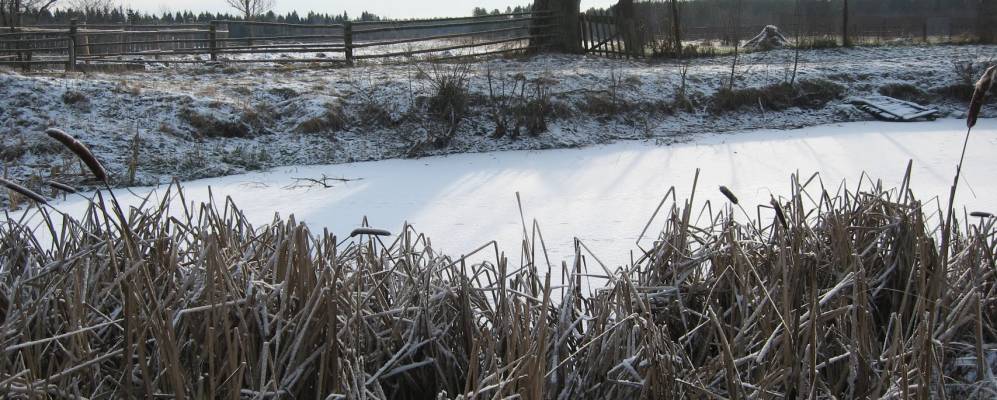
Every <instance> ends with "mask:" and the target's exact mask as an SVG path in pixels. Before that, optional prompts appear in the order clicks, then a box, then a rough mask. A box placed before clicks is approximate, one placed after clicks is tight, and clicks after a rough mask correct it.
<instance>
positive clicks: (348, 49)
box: [343, 21, 353, 65]
mask: <svg viewBox="0 0 997 400" xmlns="http://www.w3.org/2000/svg"><path fill="white" fill-rule="evenodd" d="M343 48H344V52H345V54H346V63H347V64H349V65H353V23H352V22H350V21H344V22H343Z"/></svg>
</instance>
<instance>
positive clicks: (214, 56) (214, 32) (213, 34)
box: [208, 21, 218, 61]
mask: <svg viewBox="0 0 997 400" xmlns="http://www.w3.org/2000/svg"><path fill="white" fill-rule="evenodd" d="M208 39H209V40H210V43H209V44H208V46H210V48H211V61H218V22H217V21H211V27H209V28H208Z"/></svg>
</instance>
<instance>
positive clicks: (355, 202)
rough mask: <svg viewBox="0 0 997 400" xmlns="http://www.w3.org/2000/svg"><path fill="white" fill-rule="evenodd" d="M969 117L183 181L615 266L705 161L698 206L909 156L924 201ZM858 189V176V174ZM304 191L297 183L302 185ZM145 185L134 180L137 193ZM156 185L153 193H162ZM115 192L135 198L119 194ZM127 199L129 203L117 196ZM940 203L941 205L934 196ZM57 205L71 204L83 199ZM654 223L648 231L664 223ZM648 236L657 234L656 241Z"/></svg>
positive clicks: (995, 203)
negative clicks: (534, 235) (525, 237)
mask: <svg viewBox="0 0 997 400" xmlns="http://www.w3.org/2000/svg"><path fill="white" fill-rule="evenodd" d="M964 134H965V121H963V120H955V119H947V120H940V121H935V122H921V123H905V124H902V123H884V122H859V123H846V124H837V125H824V126H817V127H811V128H804V129H799V130H789V131H783V130H758V131H748V132H740V133H737V134H708V135H699V136H696V137H695V138H694V139H693V140H692V141H691V142H688V143H681V144H673V145H668V146H660V145H655V144H654V143H652V142H635V141H628V142H620V143H615V144H610V145H600V146H592V147H585V148H581V149H563V150H544V151H508V152H493V153H477V154H460V155H452V156H439V157H429V158H423V159H416V160H385V161H375V162H360V163H350V164H340V165H327V166H307V167H304V166H302V167H283V168H277V169H273V170H270V171H267V172H260V173H249V174H243V175H234V176H227V177H221V178H213V179H204V180H198V181H191V182H186V183H184V184H183V186H184V188H185V195H186V196H187V199H188V201H192V200H194V201H196V200H206V199H207V196H208V189H209V188H210V189H211V191H212V193H213V194H214V196H215V198H216V199H219V198H223V197H225V196H231V197H232V198H233V200H234V201H235V203H236V204H237V205H238V206H239V207H240V208H242V210H243V211H244V212H245V213H246V215H247V216H248V217H249V218H250V220H251V221H252V222H253V223H254V224H263V223H266V222H268V221H270V220H271V219H272V217H273V215H274V212H277V213H280V214H281V215H282V216H285V217H286V216H287V215H289V214H294V215H295V217H296V218H298V219H299V220H303V221H305V222H307V223H308V224H309V225H310V226H311V227H312V228H313V229H318V228H321V227H328V228H330V230H331V231H332V232H335V233H337V234H340V235H345V234H347V233H348V232H349V231H350V230H351V229H352V228H354V227H356V226H358V225H359V223H360V221H361V220H362V218H363V217H364V216H367V217H368V220H369V222H370V224H371V225H373V226H376V227H381V228H388V229H390V230H393V231H395V232H397V231H398V230H399V228H400V227H401V226H402V223H403V222H404V221H408V222H409V223H411V224H413V225H414V227H415V228H416V230H418V231H420V232H423V233H426V234H427V235H428V236H429V237H430V238H431V239H432V243H433V246H434V247H435V248H436V249H437V250H441V251H443V252H444V253H446V254H450V255H454V256H459V255H460V254H463V253H465V252H468V251H471V250H473V249H475V248H477V247H479V246H480V245H482V244H484V243H486V242H488V241H490V240H493V239H494V240H497V241H498V242H499V244H500V247H501V248H502V249H504V250H506V251H507V252H509V253H507V254H508V255H509V256H510V257H513V258H516V259H518V256H519V253H518V250H517V249H519V248H520V247H521V246H520V240H521V238H522V232H523V228H522V225H521V222H520V216H519V208H518V206H517V201H516V193H517V192H518V193H519V194H520V196H521V198H522V204H523V209H524V213H525V217H526V223H527V224H530V223H531V220H532V219H534V218H535V219H536V220H537V221H538V222H539V223H540V227H541V229H542V233H543V236H544V238H545V239H546V240H545V241H546V245H547V247H548V249H549V251H550V257H551V261H552V262H554V261H557V262H558V264H559V261H560V260H569V261H570V258H571V257H572V254H573V238H575V237H578V238H580V239H581V240H582V241H583V242H585V243H586V245H587V246H588V247H589V248H590V249H591V250H592V251H593V252H594V253H595V254H596V255H597V256H599V258H600V259H601V260H602V261H604V262H606V263H607V264H608V265H610V266H618V265H621V264H625V263H627V262H628V260H629V259H630V252H629V251H630V250H632V249H636V246H635V243H634V242H635V240H636V239H637V236H638V235H639V234H640V232H641V230H642V229H643V227H644V224H645V223H646V222H647V220H648V218H649V217H650V216H651V215H652V213H653V212H654V209H655V207H656V206H657V205H658V203H659V202H660V201H661V199H662V197H663V196H664V194H665V193H666V192H667V191H668V189H669V188H670V187H672V186H675V187H676V189H677V191H678V192H677V193H678V198H679V199H680V200H681V199H685V198H687V197H688V196H689V195H690V192H691V188H692V182H693V177H694V175H695V172H696V169H697V168H700V169H701V174H700V178H699V190H698V191H697V193H696V204H697V206H701V205H702V204H704V203H703V202H705V201H707V200H709V201H711V202H713V204H716V205H719V204H723V203H722V202H723V201H724V200H723V197H722V196H721V194H720V193H719V191H718V190H717V186H718V185H726V186H728V187H729V188H730V189H731V190H733V191H734V193H736V194H737V195H738V197H740V199H741V202H742V204H743V205H744V206H745V208H746V209H748V210H751V209H753V207H754V206H755V205H756V204H767V203H768V200H769V195H770V194H773V195H775V196H777V197H778V196H779V195H785V194H787V193H788V192H789V179H790V175H791V174H793V173H797V172H798V173H799V174H800V175H801V176H803V177H804V178H806V177H809V176H810V175H811V174H812V173H814V172H819V173H820V174H821V175H820V176H821V179H822V181H823V182H824V184H825V186H826V187H828V191H829V192H833V191H834V190H836V188H837V187H838V185H839V184H840V183H841V182H842V181H843V180H847V182H848V184H849V186H850V187H852V188H854V187H855V185H857V184H858V183H859V179H860V177H861V176H862V172H863V171H864V172H866V173H867V174H868V175H869V176H871V177H872V178H874V179H882V180H883V185H884V186H885V187H887V188H889V187H896V186H898V185H899V184H900V181H901V179H902V178H903V175H904V170H905V168H906V165H907V162H908V160H913V162H914V163H913V189H914V190H915V193H916V194H917V195H919V196H920V198H921V199H922V200H924V201H925V203H926V204H927V205H926V207H937V206H936V203H933V202H930V199H931V198H934V197H940V198H943V199H944V198H945V197H946V196H947V193H948V189H949V186H950V185H951V183H952V177H953V176H954V172H955V165H956V163H957V162H958V159H959V152H960V151H961V148H962V140H963V138H964ZM994 154H997V120H992V119H990V120H982V121H981V122H980V124H979V125H978V126H977V128H976V129H975V130H974V132H973V135H972V136H971V138H970V144H969V148H968V151H967V154H966V161H965V167H964V171H963V176H964V180H963V182H962V186H961V187H960V190H959V194H958V196H957V202H958V204H959V205H960V206H962V207H965V208H966V209H967V210H969V211H975V210H985V211H990V212H993V211H997V185H994V184H993V183H994V177H995V176H997V163H994V161H993V155H994ZM323 175H325V176H328V177H335V178H349V179H356V180H353V181H349V182H336V183H334V187H332V188H317V187H311V188H307V187H297V188H293V187H292V186H294V184H295V180H294V178H320V177H322V176H323ZM866 184H868V182H866ZM298 186H301V185H298ZM155 190H157V189H153V188H134V189H133V191H134V192H135V193H137V194H139V195H144V194H145V193H148V192H149V191H155ZM159 190H160V192H157V193H161V189H159ZM118 198H119V199H123V200H124V201H126V202H132V203H134V202H137V199H136V198H135V197H133V196H132V195H131V194H128V193H127V192H126V191H123V190H122V191H119V192H118ZM125 199H127V200H125ZM943 202H944V201H943ZM56 206H57V207H58V208H60V209H62V210H64V211H67V212H70V213H73V212H79V211H80V210H82V209H83V208H84V206H85V204H84V202H83V201H81V200H73V199H70V200H68V201H64V202H61V203H57V204H56ZM660 226H661V224H660V223H655V224H653V225H652V229H654V228H653V227H660ZM652 237H653V235H652Z"/></svg>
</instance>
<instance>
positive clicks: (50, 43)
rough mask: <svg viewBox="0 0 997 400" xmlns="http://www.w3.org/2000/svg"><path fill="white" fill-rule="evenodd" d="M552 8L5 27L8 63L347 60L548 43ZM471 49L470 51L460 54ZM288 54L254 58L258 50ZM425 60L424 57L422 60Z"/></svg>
mask: <svg viewBox="0 0 997 400" xmlns="http://www.w3.org/2000/svg"><path fill="white" fill-rule="evenodd" d="M554 18H555V14H554V13H553V12H550V11H536V12H522V13H508V14H497V15H487V16H477V17H456V18H438V19H421V20H403V21H359V22H345V23H343V24H294V23H278V22H265V21H230V20H218V21H212V22H211V23H209V24H170V25H148V24H144V25H121V24H118V25H115V24H83V23H76V22H75V21H74V22H73V23H70V24H68V25H59V24H50V25H37V26H31V27H22V28H17V29H15V30H14V31H12V32H3V33H0V65H13V66H21V67H24V68H27V67H28V66H32V65H58V64H65V66H66V69H67V70H76V69H78V68H80V67H81V65H94V64H108V63H111V64H114V63H121V64H157V63H162V64H171V63H175V64H198V63H207V62H213V61H217V62H223V63H273V62H280V63H286V62H307V63H342V64H347V65H348V64H352V63H353V62H354V61H358V60H375V59H380V60H382V62H391V60H393V59H403V60H408V59H411V58H412V57H416V56H420V55H428V57H426V59H431V60H447V59H456V58H462V57H475V56H484V55H495V54H506V53H523V52H531V51H537V50H540V49H542V48H544V47H545V46H546V45H545V44H544V40H545V39H549V38H551V37H553V36H554V35H553V34H551V33H550V32H552V31H553V30H554V29H555V28H556V25H555V24H553V22H554ZM454 51H467V52H468V53H467V54H453V53H452V52H454ZM266 54H271V55H278V56H280V57H263V58H261V57H254V55H266ZM420 59H421V58H420Z"/></svg>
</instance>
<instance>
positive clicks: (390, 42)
mask: <svg viewBox="0 0 997 400" xmlns="http://www.w3.org/2000/svg"><path fill="white" fill-rule="evenodd" d="M554 26H555V25H543V26H541V27H540V28H550V27H554ZM529 28H530V27H528V26H522V27H513V28H502V29H491V30H487V31H478V32H461V33H453V34H448V35H435V36H426V37H418V38H409V39H398V40H384V41H378V42H367V43H361V44H354V45H353V47H354V48H362V47H374V46H388V45H393V44H402V43H414V42H424V41H430V40H439V39H453V38H459V37H466V36H479V35H488V34H494V33H502V32H515V31H521V30H523V29H529Z"/></svg>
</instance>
